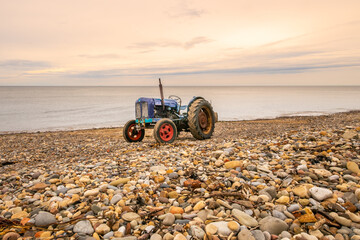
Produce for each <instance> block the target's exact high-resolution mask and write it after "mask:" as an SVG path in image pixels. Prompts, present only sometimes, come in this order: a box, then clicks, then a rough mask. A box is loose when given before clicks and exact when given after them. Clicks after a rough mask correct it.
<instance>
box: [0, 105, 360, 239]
mask: <svg viewBox="0 0 360 240" xmlns="http://www.w3.org/2000/svg"><path fill="white" fill-rule="evenodd" d="M359 163H360V111H352V112H346V113H336V114H331V115H324V116H311V117H306V116H300V117H287V118H276V119H264V120H253V121H236V122H218V123H216V126H215V132H214V135H213V137H212V138H211V139H208V140H203V141H199V140H195V139H194V138H193V137H192V136H191V134H190V133H184V132H183V133H181V134H180V135H179V137H178V138H177V139H176V140H175V142H174V143H173V144H168V145H159V144H156V142H155V140H154V138H153V136H152V132H151V131H147V132H146V137H145V138H144V140H143V141H142V142H141V143H127V142H126V141H125V140H124V139H123V137H122V129H121V128H109V129H91V130H78V131H57V132H37V133H11V134H2V135H0V238H2V239H4V240H12V239H87V240H91V239H116V240H136V239H143V240H145V239H151V240H173V239H174V240H190V239H209V240H211V239H214V240H217V239H228V240H236V239H239V240H241V239H250V240H251V239H256V240H270V239H284V240H288V239H297V240H303V239H304V240H308V239H309V240H316V239H322V240H332V239H336V240H342V239H345V240H346V239H351V240H357V239H360V212H359V210H360V202H359V200H360V183H359V181H360V170H359Z"/></svg>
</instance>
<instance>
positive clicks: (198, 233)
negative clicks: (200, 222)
mask: <svg viewBox="0 0 360 240" xmlns="http://www.w3.org/2000/svg"><path fill="white" fill-rule="evenodd" d="M190 232H191V235H192V236H193V237H195V238H197V239H203V238H204V236H205V231H204V230H203V229H202V228H201V227H199V226H196V225H192V226H191V227H190Z"/></svg>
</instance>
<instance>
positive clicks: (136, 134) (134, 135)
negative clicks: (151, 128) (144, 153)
mask: <svg viewBox="0 0 360 240" xmlns="http://www.w3.org/2000/svg"><path fill="white" fill-rule="evenodd" d="M141 134H142V132H141V131H138V130H136V124H135V123H134V124H131V125H130V126H129V127H128V129H127V135H128V137H129V138H130V139H131V140H133V141H137V140H139V139H140V138H141Z"/></svg>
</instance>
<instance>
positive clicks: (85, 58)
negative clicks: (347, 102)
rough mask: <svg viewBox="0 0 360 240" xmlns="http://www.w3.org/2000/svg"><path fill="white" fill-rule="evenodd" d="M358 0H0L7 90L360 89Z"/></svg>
mask: <svg viewBox="0 0 360 240" xmlns="http://www.w3.org/2000/svg"><path fill="white" fill-rule="evenodd" d="M359 10H360V1H359V0H344V1H338V0H316V1H314V0H291V1H289V0H251V1H248V0H247V1H244V0H225V1H218V0H194V1H188V0H157V1H150V0H137V1H123V0H106V1H99V0H97V1H95V0H76V1H68V0H51V1H49V0H31V1H29V0H14V1H9V0H0V86H123V85H130V86H138V85H150V86H153V85H157V79H158V78H159V77H161V78H162V81H163V84H165V85H168V86H177V85H190V86H192V85H194V86H195V85H196V86H201V85H210V86H213V85H240V86H242V85H246V86H248V85H360V14H359Z"/></svg>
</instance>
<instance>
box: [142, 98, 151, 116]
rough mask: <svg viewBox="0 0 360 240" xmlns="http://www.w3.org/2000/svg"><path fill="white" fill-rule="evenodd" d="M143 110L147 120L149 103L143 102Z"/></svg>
mask: <svg viewBox="0 0 360 240" xmlns="http://www.w3.org/2000/svg"><path fill="white" fill-rule="evenodd" d="M141 110H142V117H145V118H147V117H148V116H149V111H148V103H147V102H143V103H142V104H141Z"/></svg>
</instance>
